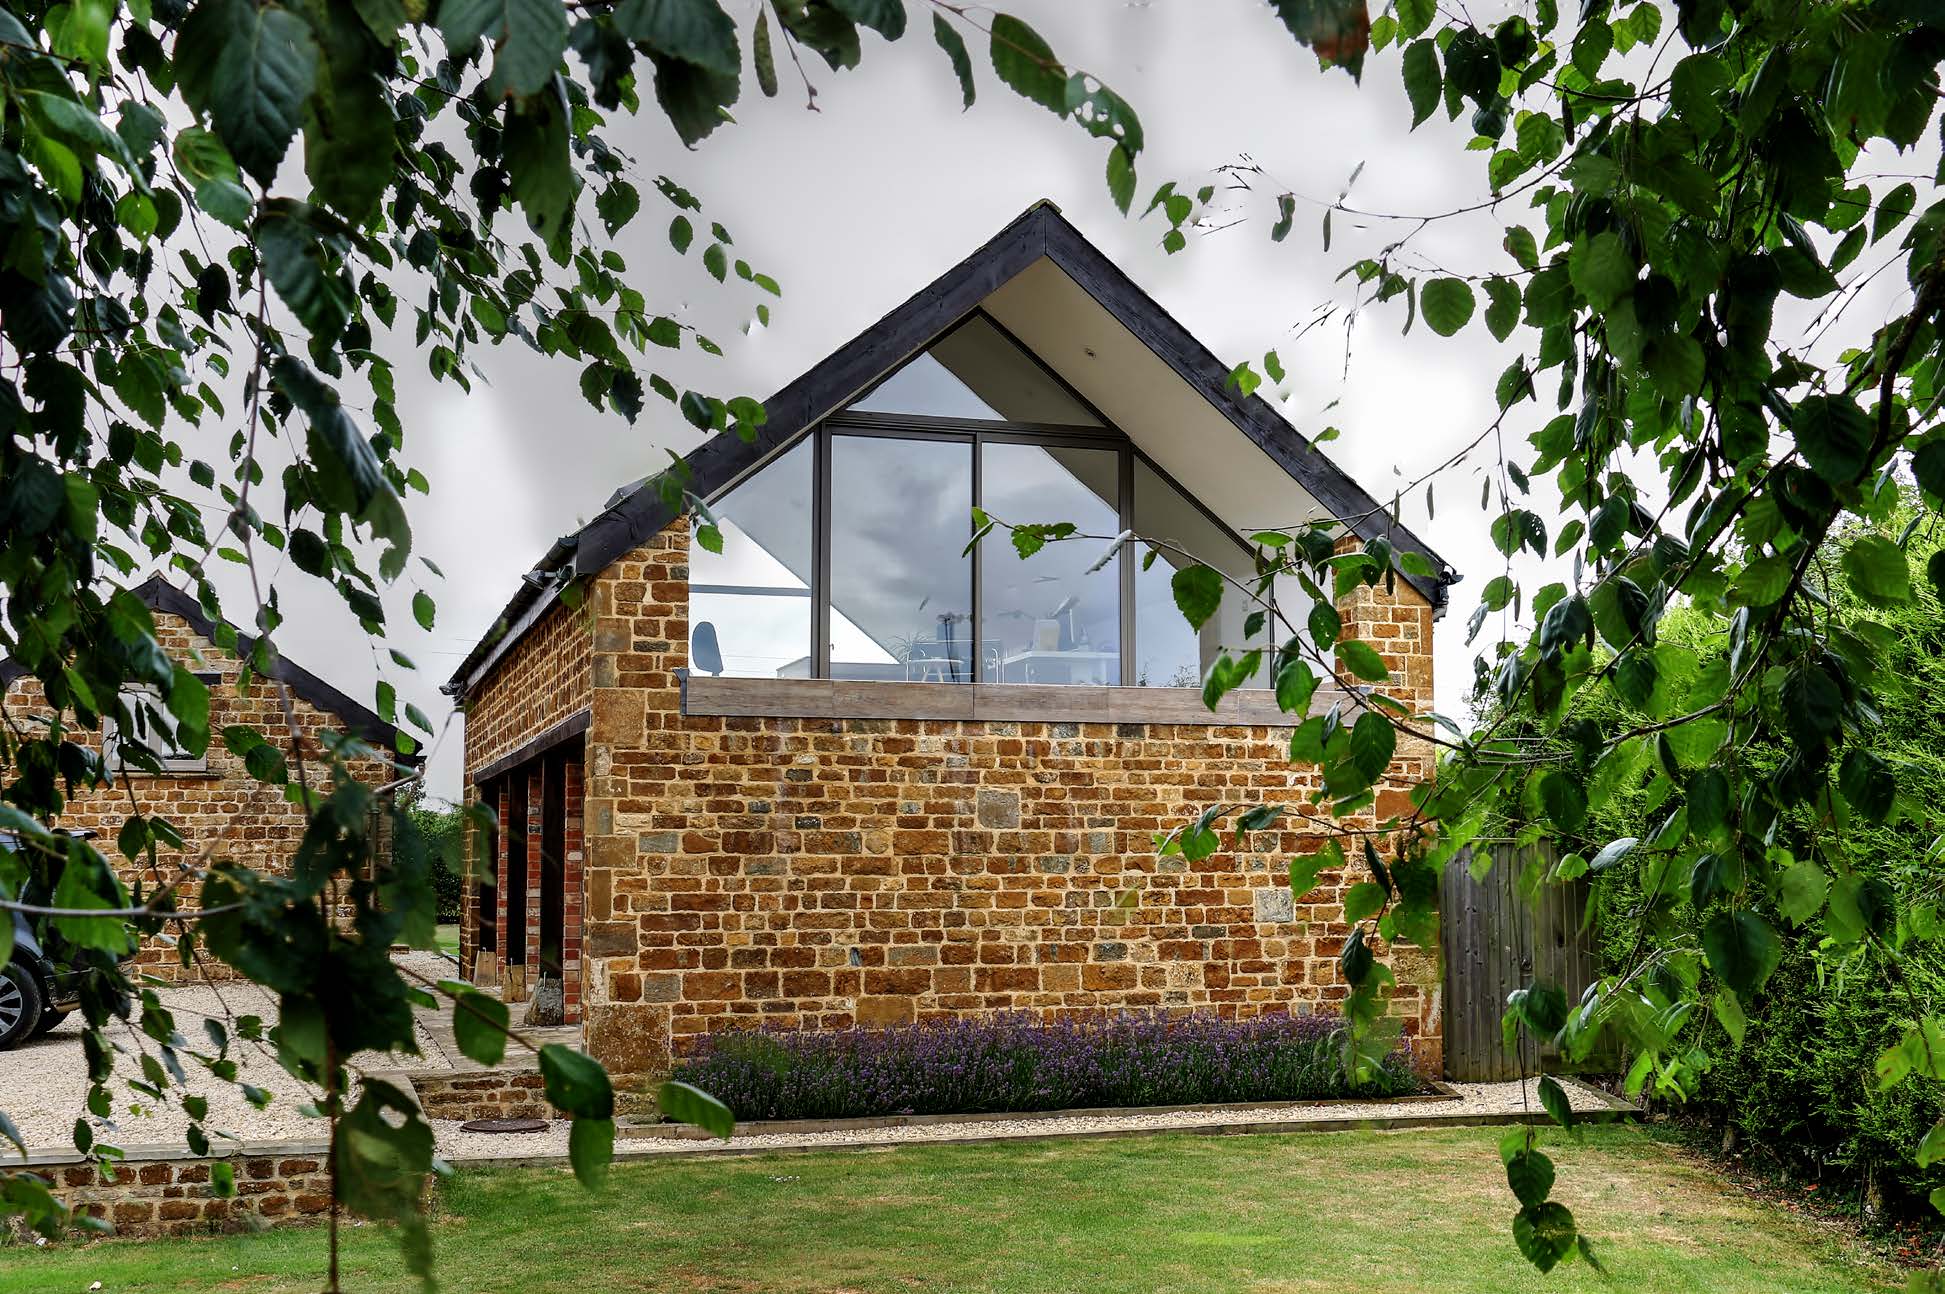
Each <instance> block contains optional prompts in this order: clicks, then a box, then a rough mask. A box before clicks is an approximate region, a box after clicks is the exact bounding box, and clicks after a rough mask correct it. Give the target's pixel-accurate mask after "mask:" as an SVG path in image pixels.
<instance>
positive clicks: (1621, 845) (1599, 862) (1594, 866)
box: [1587, 836, 1641, 872]
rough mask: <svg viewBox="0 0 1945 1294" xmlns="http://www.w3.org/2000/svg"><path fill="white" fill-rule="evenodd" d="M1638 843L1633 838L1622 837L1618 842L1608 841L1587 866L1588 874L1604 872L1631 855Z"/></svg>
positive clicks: (1637, 840)
mask: <svg viewBox="0 0 1945 1294" xmlns="http://www.w3.org/2000/svg"><path fill="white" fill-rule="evenodd" d="M1640 843H1641V841H1640V840H1639V839H1638V838H1636V837H1634V836H1623V837H1621V838H1620V839H1619V840H1612V841H1609V842H1608V843H1607V844H1606V845H1604V846H1602V848H1601V851H1600V852H1599V853H1598V854H1595V855H1594V857H1593V859H1592V860H1591V861H1590V862H1589V863H1588V864H1587V870H1588V871H1590V872H1604V871H1606V870H1608V869H1609V868H1610V867H1613V866H1615V865H1617V864H1618V863H1620V861H1621V860H1622V859H1624V858H1626V857H1627V856H1628V855H1629V854H1631V853H1633V852H1634V847H1635V846H1636V845H1638V844H1640Z"/></svg>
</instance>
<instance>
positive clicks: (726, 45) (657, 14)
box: [448, 0, 743, 78]
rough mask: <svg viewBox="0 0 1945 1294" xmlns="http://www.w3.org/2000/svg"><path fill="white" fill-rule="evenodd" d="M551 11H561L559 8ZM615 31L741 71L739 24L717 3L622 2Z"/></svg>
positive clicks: (669, 52)
mask: <svg viewBox="0 0 1945 1294" xmlns="http://www.w3.org/2000/svg"><path fill="white" fill-rule="evenodd" d="M448 2H450V0H448ZM533 2H534V3H543V2H546V0H533ZM551 7H552V8H553V9H554V10H555V11H556V12H558V11H559V10H560V5H559V4H552V5H551ZM615 27H616V28H617V29H619V30H620V32H621V34H622V35H624V36H626V37H627V38H628V39H629V40H632V41H639V42H641V43H642V44H644V45H646V46H648V47H649V48H650V49H652V50H654V51H655V52H656V53H658V54H662V55H666V56H667V57H669V58H674V59H680V60H682V61H683V62H685V63H693V64H694V65H695V66H697V67H700V68H704V69H707V70H708V71H711V72H714V73H717V74H718V75H720V76H725V77H732V78H733V77H735V76H736V75H737V74H738V73H739V72H741V71H742V68H743V55H742V51H741V49H740V48H739V47H738V45H737V43H736V22H735V20H734V19H732V18H731V17H730V16H729V15H728V14H727V13H725V12H723V8H722V6H721V5H719V4H717V3H716V0H622V2H621V3H620V4H618V5H616V6H615Z"/></svg>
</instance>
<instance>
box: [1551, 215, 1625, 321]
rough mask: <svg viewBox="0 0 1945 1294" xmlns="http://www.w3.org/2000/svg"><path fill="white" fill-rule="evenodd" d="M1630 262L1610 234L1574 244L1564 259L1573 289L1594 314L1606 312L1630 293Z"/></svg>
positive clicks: (1615, 235) (1619, 240) (1622, 248)
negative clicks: (1585, 299)
mask: <svg viewBox="0 0 1945 1294" xmlns="http://www.w3.org/2000/svg"><path fill="white" fill-rule="evenodd" d="M1636 272H1637V271H1636V267H1635V264H1634V259H1633V258H1632V257H1631V256H1629V255H1628V252H1627V248H1626V247H1624V246H1623V245H1622V243H1621V236H1620V235H1619V234H1616V233H1613V232H1612V231H1610V232H1607V233H1603V234H1596V235H1595V236H1594V237H1593V238H1591V239H1589V240H1587V241H1586V242H1577V243H1575V244H1574V248H1573V250H1572V251H1571V252H1570V253H1569V254H1568V257H1567V273H1568V276H1569V277H1570V278H1572V280H1573V285H1574V287H1576V288H1577V289H1579V290H1580V293H1581V295H1582V296H1584V297H1586V298H1587V304H1588V305H1590V306H1592V307H1593V308H1594V309H1595V310H1607V309H1609V308H1610V307H1612V306H1613V305H1614V303H1615V302H1616V301H1619V300H1620V299H1621V298H1622V297H1624V296H1626V295H1627V294H1628V293H1630V292H1632V291H1634V281H1635V274H1636Z"/></svg>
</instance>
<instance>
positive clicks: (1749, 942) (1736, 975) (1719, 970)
mask: <svg viewBox="0 0 1945 1294" xmlns="http://www.w3.org/2000/svg"><path fill="white" fill-rule="evenodd" d="M1702 951H1703V952H1704V953H1705V954H1706V955H1707V957H1708V961H1709V969H1710V970H1712V971H1714V972H1715V975H1716V978H1718V979H1720V980H1721V981H1722V982H1723V983H1724V984H1726V985H1728V986H1729V988H1730V989H1731V990H1732V991H1733V992H1734V993H1735V995H1736V996H1737V997H1738V998H1740V999H1741V1000H1743V1001H1745V1002H1746V1001H1749V1000H1750V999H1751V998H1754V997H1755V996H1756V994H1758V993H1760V992H1761V991H1762V988H1763V985H1764V984H1765V983H1767V982H1768V981H1769V977H1770V974H1771V973H1772V972H1773V971H1775V969H1776V966H1777V963H1778V962H1779V961H1781V960H1782V957H1783V945H1782V944H1781V943H1780V942H1779V941H1778V940H1777V938H1776V932H1775V931H1774V930H1771V929H1770V928H1769V923H1768V922H1767V921H1765V920H1763V919H1762V918H1761V917H1759V916H1757V915H1756V914H1755V913H1753V912H1719V913H1717V914H1716V915H1715V916H1713V917H1710V918H1709V920H1708V923H1707V924H1706V925H1704V926H1703V927H1702Z"/></svg>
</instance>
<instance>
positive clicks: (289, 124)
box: [197, 0, 317, 188]
mask: <svg viewBox="0 0 1945 1294" xmlns="http://www.w3.org/2000/svg"><path fill="white" fill-rule="evenodd" d="M205 8H207V9H209V10H210V11H211V16H210V19H209V21H211V22H221V23H222V25H223V36H222V53H221V55H220V56H219V57H218V58H217V60H216V64H215V67H214V68H213V69H212V72H211V76H210V82H209V92H210V103H209V112H210V116H211V117H212V118H213V119H214V120H215V122H216V131H217V133H218V134H219V135H221V136H222V137H223V143H224V144H225V145H227V146H228V147H229V150H230V155H231V156H232V157H234V158H236V160H237V164H238V165H240V166H242V168H243V169H244V170H245V171H248V172H249V173H250V175H251V176H252V177H253V178H254V179H255V180H256V181H257V183H258V184H261V185H263V186H265V187H266V188H267V187H269V185H270V182H271V181H272V180H274V179H276V178H277V167H278V165H279V164H280V163H281V162H282V161H283V160H284V154H285V152H287V151H288V150H289V148H290V141H291V140H292V139H293V138H294V137H295V136H296V134H297V129H298V127H299V126H301V125H302V124H303V121H304V107H305V104H306V103H307V102H308V101H309V99H310V97H311V92H312V90H313V89H314V88H315V86H316V79H317V42H316V40H315V39H313V37H312V36H311V29H310V27H309V25H307V24H306V23H305V21H304V20H303V19H302V18H301V17H299V16H298V15H297V14H296V13H295V12H293V11H291V10H289V9H285V8H282V7H280V6H276V5H265V6H263V7H261V8H259V7H258V6H257V5H255V4H252V3H247V2H246V0H228V2H227V3H220V4H215V5H207V6H198V9H197V14H198V16H200V15H201V14H202V11H203V9H205Z"/></svg>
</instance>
